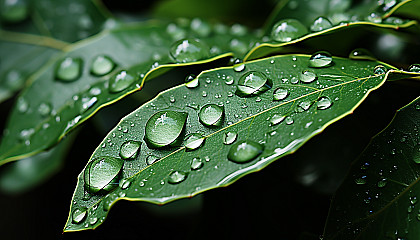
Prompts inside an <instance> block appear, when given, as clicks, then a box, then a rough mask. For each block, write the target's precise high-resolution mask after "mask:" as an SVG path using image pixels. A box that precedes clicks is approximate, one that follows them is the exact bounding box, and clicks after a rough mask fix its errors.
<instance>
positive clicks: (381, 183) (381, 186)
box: [377, 178, 388, 188]
mask: <svg viewBox="0 0 420 240" xmlns="http://www.w3.org/2000/svg"><path fill="white" fill-rule="evenodd" d="M387 183H388V182H387V180H386V178H383V179H381V180H379V181H378V183H377V186H378V187H379V188H383V187H385V186H386V184H387Z"/></svg>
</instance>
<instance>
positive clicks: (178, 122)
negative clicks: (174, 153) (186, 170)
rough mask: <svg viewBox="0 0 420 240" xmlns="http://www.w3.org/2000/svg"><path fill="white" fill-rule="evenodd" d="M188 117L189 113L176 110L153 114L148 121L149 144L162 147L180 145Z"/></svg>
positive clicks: (147, 140) (153, 146)
mask: <svg viewBox="0 0 420 240" xmlns="http://www.w3.org/2000/svg"><path fill="white" fill-rule="evenodd" d="M187 117H188V114H187V113H185V112H175V111H160V112H157V113H155V114H153V116H152V117H150V119H149V120H148V121H147V123H146V129H145V140H146V143H147V146H148V147H150V148H160V147H165V146H177V145H179V143H180V141H181V140H182V135H183V132H184V128H185V123H186V121H187Z"/></svg>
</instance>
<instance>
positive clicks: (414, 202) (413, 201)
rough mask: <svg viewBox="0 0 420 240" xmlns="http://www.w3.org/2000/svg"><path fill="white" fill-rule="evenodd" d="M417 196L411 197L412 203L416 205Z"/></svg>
mask: <svg viewBox="0 0 420 240" xmlns="http://www.w3.org/2000/svg"><path fill="white" fill-rule="evenodd" d="M417 201H418V200H417V197H416V196H413V197H410V203H411V204H412V205H415V204H416V203H417Z"/></svg>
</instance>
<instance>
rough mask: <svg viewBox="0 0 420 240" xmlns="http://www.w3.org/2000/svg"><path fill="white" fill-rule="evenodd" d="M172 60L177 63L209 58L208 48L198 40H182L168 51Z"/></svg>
mask: <svg viewBox="0 0 420 240" xmlns="http://www.w3.org/2000/svg"><path fill="white" fill-rule="evenodd" d="M170 54H171V56H172V58H173V59H174V60H175V61H176V62H179V63H188V62H194V61H198V60H201V59H205V58H207V57H209V56H210V48H209V47H208V46H207V45H206V44H205V43H203V42H201V41H200V40H198V39H182V40H179V41H177V42H175V43H174V44H173V45H172V46H171V49H170Z"/></svg>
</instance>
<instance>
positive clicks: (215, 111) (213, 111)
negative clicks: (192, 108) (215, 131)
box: [198, 104, 225, 127]
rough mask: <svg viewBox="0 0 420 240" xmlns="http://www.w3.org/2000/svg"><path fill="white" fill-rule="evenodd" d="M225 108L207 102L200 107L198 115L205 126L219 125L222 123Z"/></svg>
mask: <svg viewBox="0 0 420 240" xmlns="http://www.w3.org/2000/svg"><path fill="white" fill-rule="evenodd" d="M224 113H225V109H224V107H221V106H218V105H216V104H207V105H204V106H203V107H201V109H200V112H199V113H198V117H199V120H200V122H201V123H202V124H203V125H204V126H206V127H212V126H215V127H219V126H221V125H222V123H223V118H224Z"/></svg>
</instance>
